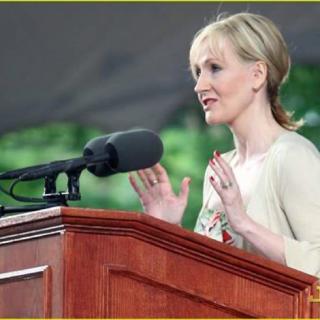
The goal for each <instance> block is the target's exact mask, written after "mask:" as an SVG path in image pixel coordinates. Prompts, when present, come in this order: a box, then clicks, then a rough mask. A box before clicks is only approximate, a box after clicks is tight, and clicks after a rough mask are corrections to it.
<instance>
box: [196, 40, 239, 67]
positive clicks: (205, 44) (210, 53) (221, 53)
mask: <svg viewBox="0 0 320 320" xmlns="http://www.w3.org/2000/svg"><path fill="white" fill-rule="evenodd" d="M230 54H232V55H235V53H234V50H233V48H232V45H231V44H230V43H229V41H228V40H227V39H226V38H222V37H218V36H217V37H214V38H209V37H205V38H203V39H199V40H198V41H197V42H195V43H194V45H193V47H192V49H191V51H190V62H191V64H192V65H200V64H203V63H205V62H206V61H208V60H216V61H219V62H224V61H225V60H226V59H228V57H229V56H230ZM233 58H234V57H233Z"/></svg>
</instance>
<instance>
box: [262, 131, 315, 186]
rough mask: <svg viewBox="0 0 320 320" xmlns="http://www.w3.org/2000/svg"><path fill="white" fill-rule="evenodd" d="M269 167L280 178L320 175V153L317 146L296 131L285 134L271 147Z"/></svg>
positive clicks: (287, 179) (286, 179)
mask: <svg viewBox="0 0 320 320" xmlns="http://www.w3.org/2000/svg"><path fill="white" fill-rule="evenodd" d="M267 168H268V170H269V172H270V173H272V174H275V175H276V176H277V177H279V178H280V180H283V181H292V180H293V179H305V178H307V176H309V177H310V178H312V177H313V178H317V179H318V178H319V177H320V154H319V151H318V149H317V148H316V146H315V145H314V144H313V143H312V142H311V141H310V140H308V139H306V138H305V137H303V136H302V135H300V134H298V133H296V132H290V133H287V134H284V135H282V136H280V137H279V138H278V140H277V141H276V142H275V143H274V145H273V146H272V147H271V149H270V153H269V155H268V160H267Z"/></svg>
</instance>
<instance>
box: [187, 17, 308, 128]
mask: <svg viewBox="0 0 320 320" xmlns="http://www.w3.org/2000/svg"><path fill="white" fill-rule="evenodd" d="M222 39H228V40H229V41H230V43H231V44H232V46H233V48H234V50H235V52H236V53H237V55H238V56H239V58H240V59H241V60H243V61H246V62H250V61H264V62H265V63H266V65H267V68H268V75H267V95H268V98H269V101H270V104H271V111H272V114H273V117H274V119H275V120H276V121H277V122H278V123H279V124H280V125H281V126H282V127H284V128H286V129H288V130H292V131H293V130H297V129H298V128H299V127H300V126H301V125H302V121H301V120H300V121H298V122H296V121H294V120H293V119H292V114H291V113H289V112H286V111H285V110H284V109H283V107H282V105H281V104H280V99H279V89H280V87H281V85H282V84H283V83H284V82H285V81H286V79H287V76H288V74H289V70H290V57H289V54H288V49H287V45H286V43H285V41H284V39H283V37H282V35H281V33H280V31H279V29H278V28H277V27H276V26H275V24H274V23H273V22H272V21H271V20H269V19H268V18H266V17H264V16H261V15H257V14H252V13H238V14H235V15H232V16H229V17H227V16H226V15H219V16H218V18H217V20H216V21H215V22H213V23H210V24H208V25H207V26H206V27H204V28H202V29H201V30H199V31H198V32H197V33H196V35H195V37H194V39H193V42H192V44H191V48H190V56H189V59H190V67H191V70H192V74H193V76H194V77H195V76H196V70H195V60H196V58H197V55H199V52H200V48H201V46H202V45H203V42H204V40H208V45H209V48H210V50H211V51H212V52H214V53H219V51H221V50H220V49H219V45H220V44H221V40H222ZM220 53H221V52H220Z"/></svg>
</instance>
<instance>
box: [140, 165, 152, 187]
mask: <svg viewBox="0 0 320 320" xmlns="http://www.w3.org/2000/svg"><path fill="white" fill-rule="evenodd" d="M138 176H139V178H140V180H141V182H142V183H143V185H144V187H145V188H146V189H150V188H151V184H150V182H149V180H148V178H147V176H146V174H145V172H144V170H138Z"/></svg>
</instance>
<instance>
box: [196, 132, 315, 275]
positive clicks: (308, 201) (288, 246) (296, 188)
mask: <svg viewBox="0 0 320 320" xmlns="http://www.w3.org/2000/svg"><path fill="white" fill-rule="evenodd" d="M234 154H235V150H232V151H230V152H228V153H226V154H224V155H223V157H224V159H225V160H226V161H228V162H229V163H230V161H231V160H232V158H233V156H234ZM209 175H212V171H211V168H210V167H208V168H207V170H206V173H205V178H204V190H203V191H204V192H203V207H202V209H201V211H200V213H199V217H198V220H197V223H196V226H195V232H199V233H202V234H204V232H203V228H201V223H200V221H201V218H202V217H203V216H204V215H207V216H208V210H207V208H208V203H210V199H211V198H212V197H218V195H217V194H216V192H215V191H214V189H213V187H212V186H211V185H210V183H209ZM245 205H246V210H247V213H248V215H249V216H250V217H251V218H252V219H253V220H255V221H256V222H257V223H259V224H261V225H263V226H265V227H267V228H268V229H269V230H271V231H273V232H274V233H277V234H280V235H282V236H283V239H284V243H285V260H286V264H287V266H289V267H292V268H295V269H298V270H300V271H303V272H306V273H309V274H312V275H315V276H317V277H319V278H320V154H319V152H318V150H317V149H316V147H315V146H314V145H313V144H312V143H311V142H310V141H309V140H307V139H305V138H304V137H302V136H301V135H299V134H297V133H295V132H287V133H284V134H282V135H281V136H280V137H279V138H278V139H277V140H276V141H275V142H274V143H273V145H272V146H271V147H270V149H269V151H268V152H267V154H266V157H265V159H264V160H263V164H262V167H261V171H260V174H259V177H258V179H257V181H256V184H255V186H253V188H252V191H251V194H250V195H249V198H248V201H247V203H246V204H245ZM210 209H213V208H210ZM209 214H211V213H209ZM202 221H203V219H202ZM202 223H203V222H202ZM229 228H230V227H229ZM237 237H238V240H237V241H236V242H235V245H236V246H237V247H239V248H243V249H245V250H247V251H251V252H254V251H255V250H254V248H253V246H252V245H251V244H250V243H248V242H247V241H246V240H244V239H242V237H239V236H237ZM214 238H215V239H216V240H220V241H221V240H222V237H220V239H219V237H216V236H214Z"/></svg>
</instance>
